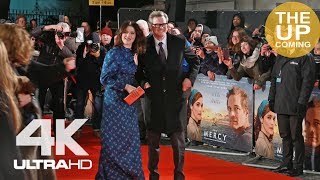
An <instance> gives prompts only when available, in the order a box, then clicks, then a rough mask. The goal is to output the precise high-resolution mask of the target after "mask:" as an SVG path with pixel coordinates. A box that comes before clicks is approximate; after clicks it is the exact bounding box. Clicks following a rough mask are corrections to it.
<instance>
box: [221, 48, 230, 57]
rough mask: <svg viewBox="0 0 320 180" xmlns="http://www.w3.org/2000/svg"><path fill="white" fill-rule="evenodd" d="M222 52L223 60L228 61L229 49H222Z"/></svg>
mask: <svg viewBox="0 0 320 180" xmlns="http://www.w3.org/2000/svg"><path fill="white" fill-rule="evenodd" d="M222 52H223V59H229V58H230V56H229V49H228V48H223V49H222Z"/></svg>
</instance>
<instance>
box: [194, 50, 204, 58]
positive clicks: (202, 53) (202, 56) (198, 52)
mask: <svg viewBox="0 0 320 180" xmlns="http://www.w3.org/2000/svg"><path fill="white" fill-rule="evenodd" d="M196 54H197V55H198V56H199V57H200V58H201V59H204V58H205V55H204V52H203V50H202V49H201V48H197V49H196Z"/></svg>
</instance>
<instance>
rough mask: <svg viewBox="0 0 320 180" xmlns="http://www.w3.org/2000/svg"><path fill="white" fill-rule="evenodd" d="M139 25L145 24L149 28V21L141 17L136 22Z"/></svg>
mask: <svg viewBox="0 0 320 180" xmlns="http://www.w3.org/2000/svg"><path fill="white" fill-rule="evenodd" d="M136 23H137V24H138V25H139V26H143V27H145V28H148V23H147V21H145V20H143V19H139V20H138V21H137V22H136Z"/></svg>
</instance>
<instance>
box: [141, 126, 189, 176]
mask: <svg viewBox="0 0 320 180" xmlns="http://www.w3.org/2000/svg"><path fill="white" fill-rule="evenodd" d="M160 137H161V133H158V132H154V131H150V130H148V131H147V138H148V146H149V147H148V156H149V161H148V169H149V172H150V174H149V179H150V180H158V179H159V177H160V174H159V171H158V162H159V154H160V146H159V143H160ZM169 137H170V141H171V146H172V149H173V161H174V166H175V168H174V179H175V180H183V179H185V177H184V173H183V165H184V151H185V141H184V132H183V131H181V132H174V133H172V134H169Z"/></svg>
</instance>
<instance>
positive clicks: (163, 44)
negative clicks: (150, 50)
mask: <svg viewBox="0 0 320 180" xmlns="http://www.w3.org/2000/svg"><path fill="white" fill-rule="evenodd" d="M153 38H154V43H155V47H156V51H157V53H158V54H159V49H160V46H159V42H162V48H163V50H164V53H165V55H166V59H167V58H168V48H167V34H166V35H165V36H164V38H163V39H162V40H161V41H159V40H158V39H156V38H155V37H153Z"/></svg>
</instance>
